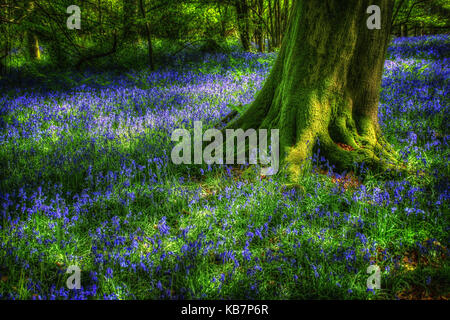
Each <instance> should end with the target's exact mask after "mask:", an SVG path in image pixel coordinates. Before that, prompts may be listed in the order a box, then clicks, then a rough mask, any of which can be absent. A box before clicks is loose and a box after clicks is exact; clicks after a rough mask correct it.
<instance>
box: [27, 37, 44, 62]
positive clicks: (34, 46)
mask: <svg viewBox="0 0 450 320" xmlns="http://www.w3.org/2000/svg"><path fill="white" fill-rule="evenodd" d="M27 43H28V52H29V54H30V57H31V59H33V60H40V59H41V52H40V51H39V40H38V37H37V36H36V34H34V33H33V32H32V31H27Z"/></svg>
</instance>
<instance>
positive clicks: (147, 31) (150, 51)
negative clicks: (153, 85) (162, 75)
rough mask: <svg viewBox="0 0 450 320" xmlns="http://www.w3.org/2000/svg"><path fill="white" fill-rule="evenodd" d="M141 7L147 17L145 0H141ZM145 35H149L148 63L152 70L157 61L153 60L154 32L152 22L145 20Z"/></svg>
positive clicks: (144, 16) (142, 13)
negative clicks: (152, 32)
mask: <svg viewBox="0 0 450 320" xmlns="http://www.w3.org/2000/svg"><path fill="white" fill-rule="evenodd" d="M139 8H140V11H141V16H142V18H144V19H145V18H146V14H145V6H144V0H139ZM145 35H146V37H147V45H148V51H147V57H148V64H149V66H150V70H152V71H153V70H155V62H154V60H153V46H152V34H151V29H150V23H149V22H148V21H146V22H145Z"/></svg>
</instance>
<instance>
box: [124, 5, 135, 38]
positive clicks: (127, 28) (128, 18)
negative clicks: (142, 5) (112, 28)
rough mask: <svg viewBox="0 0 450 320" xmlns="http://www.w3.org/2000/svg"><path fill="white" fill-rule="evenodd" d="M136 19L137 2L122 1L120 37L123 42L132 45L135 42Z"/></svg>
mask: <svg viewBox="0 0 450 320" xmlns="http://www.w3.org/2000/svg"><path fill="white" fill-rule="evenodd" d="M136 18H137V0H123V13H122V37H123V40H125V42H128V43H134V42H136V41H137V29H136V25H135V21H136Z"/></svg>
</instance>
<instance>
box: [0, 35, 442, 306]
mask: <svg viewBox="0 0 450 320" xmlns="http://www.w3.org/2000/svg"><path fill="white" fill-rule="evenodd" d="M275 58H276V53H270V54H255V53H242V52H235V53H228V54H203V55H202V56H201V59H198V57H197V59H192V56H189V55H183V54H179V55H177V56H173V57H170V59H169V60H170V61H171V63H170V64H168V65H166V66H165V67H164V68H160V69H159V70H158V71H156V72H149V71H147V70H139V71H135V70H130V71H128V72H124V73H121V74H114V73H111V72H101V73H93V72H91V73H89V72H85V73H76V74H75V73H74V74H70V75H66V76H64V77H63V76H59V77H54V78H51V76H50V75H49V76H48V77H47V78H46V80H45V81H44V80H43V79H42V78H40V79H38V80H35V81H30V82H26V83H25V82H23V84H22V85H21V86H15V87H12V86H8V85H5V84H3V85H2V84H1V83H0V298H2V299H232V298H234V299H307V298H312V299H411V298H415V299H417V298H423V299H430V298H432V299H438V298H444V299H445V298H448V297H450V295H449V292H450V269H449V266H450V265H449V255H450V251H449V249H448V247H449V242H450V237H449V235H450V233H449V231H450V224H449V177H450V174H449V166H448V159H449V150H450V149H449V140H450V132H449V124H450V121H449V114H450V110H449V97H450V94H449V91H450V86H449V78H450V37H449V36H448V35H440V36H428V37H418V38H397V39H394V40H393V42H392V43H391V46H390V48H389V52H388V58H387V60H386V63H385V71H384V76H383V82H382V92H381V103H380V109H379V111H380V112H379V119H380V124H381V126H382V128H383V131H384V134H385V136H386V138H387V140H388V141H389V142H390V143H391V144H392V145H393V146H394V147H395V148H396V149H397V150H398V152H399V154H400V155H401V157H402V158H403V159H404V160H405V161H406V162H407V163H408V166H409V167H410V168H413V169H414V170H412V172H411V174H409V175H404V176H399V177H397V178H396V179H392V180H386V178H385V177H380V176H377V175H375V174H372V173H371V172H366V173H365V174H364V175H363V176H361V177H357V176H355V175H352V174H351V173H341V174H340V175H338V174H333V173H332V171H331V170H329V171H328V173H327V174H324V172H327V170H323V166H324V165H326V163H325V161H324V159H323V157H321V155H320V153H317V154H315V155H314V157H313V161H312V166H311V168H310V170H309V171H308V172H307V173H305V174H304V175H303V176H302V177H301V180H300V183H298V184H291V183H289V181H287V179H286V177H284V176H282V175H277V176H274V177H261V176H260V175H259V174H258V172H259V170H258V168H257V166H250V167H247V166H219V165H216V166H208V165H191V166H189V165H181V166H177V165H174V164H173V163H172V162H171V160H170V151H171V149H172V146H173V143H172V142H171V141H170V135H171V133H172V131H173V130H174V129H176V128H190V127H192V125H193V121H196V120H201V121H203V125H204V128H205V127H206V126H207V125H208V124H209V125H211V126H212V125H214V124H215V123H217V121H218V119H222V118H223V117H224V116H226V115H227V114H228V113H229V112H230V110H231V109H232V108H233V106H237V105H240V104H242V105H247V104H248V103H250V102H251V101H252V100H253V99H254V97H255V95H256V94H257V92H258V90H260V88H261V86H262V84H263V81H264V79H265V78H266V76H267V75H268V73H269V72H270V69H271V67H272V65H273V62H274V60H275ZM49 79H50V80H49ZM319 165H321V166H322V167H321V169H320V170H319V169H318V168H316V166H319ZM371 264H376V265H377V266H379V268H380V276H381V289H378V290H370V289H367V279H368V277H369V276H370V274H368V273H367V268H368V267H369V266H370V265H371ZM71 265H77V266H79V267H80V268H81V289H73V290H71V289H68V288H67V285H66V281H67V279H68V277H69V276H70V274H68V273H66V271H67V269H68V268H69V266H71Z"/></svg>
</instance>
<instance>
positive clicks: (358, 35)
mask: <svg viewBox="0 0 450 320" xmlns="http://www.w3.org/2000/svg"><path fill="white" fill-rule="evenodd" d="M392 3H393V1H390V0H347V1H340V0H323V1H317V0H302V1H296V2H295V4H294V8H293V12H292V18H291V21H290V25H289V29H288V31H287V34H286V35H285V38H284V41H283V45H282V47H281V50H280V53H279V55H278V58H277V60H276V62H275V65H274V67H273V69H272V72H271V74H270V75H269V77H268V78H267V80H266V82H265V84H264V86H263V88H262V90H261V91H260V92H259V94H258V96H257V97H256V99H255V101H254V102H253V103H252V104H251V105H250V106H249V108H248V109H247V110H246V111H245V112H244V113H243V114H242V115H241V116H240V117H239V118H238V119H236V120H234V121H233V122H231V123H229V124H228V125H227V128H234V129H236V128H242V129H244V130H247V129H249V128H253V129H258V128H260V129H279V130H280V131H279V133H280V159H281V160H284V161H285V162H286V164H287V165H288V169H289V171H290V173H291V174H292V175H294V176H295V175H298V174H299V173H300V172H301V171H302V170H301V169H302V167H303V165H304V161H305V160H307V159H308V158H309V157H310V156H311V155H312V153H313V151H314V150H315V147H318V148H320V150H321V153H322V152H323V154H324V155H325V156H326V157H327V159H328V160H329V161H330V162H331V163H333V164H334V165H336V167H337V168H338V169H341V170H348V169H351V168H352V167H353V164H354V162H365V163H366V164H367V165H369V166H370V167H373V168H380V167H381V168H382V169H383V170H385V169H386V168H388V167H391V166H390V165H389V164H388V162H387V161H385V159H383V160H382V159H381V155H383V156H386V157H389V158H390V159H391V160H394V157H393V156H392V154H391V153H392V152H393V151H392V150H391V148H390V147H389V146H388V145H384V144H385V141H384V139H383V137H382V135H381V131H380V128H379V125H378V102H379V91H380V86H381V76H382V72H383V67H384V61H385V57H386V50H387V46H388V39H389V34H390V30H389V29H390V25H391V23H390V19H391V17H392V10H393V8H392V7H393V5H392ZM372 4H376V5H378V6H379V7H380V8H381V19H382V20H381V24H382V28H381V29H380V30H377V29H373V30H369V29H368V28H367V24H366V21H367V19H368V17H369V15H368V14H367V13H366V10H367V8H368V7H369V6H370V5H372ZM318 140H320V147H319V144H318V143H317V141H318ZM294 178H295V177H294Z"/></svg>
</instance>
